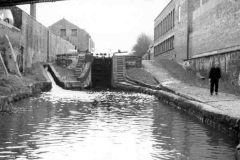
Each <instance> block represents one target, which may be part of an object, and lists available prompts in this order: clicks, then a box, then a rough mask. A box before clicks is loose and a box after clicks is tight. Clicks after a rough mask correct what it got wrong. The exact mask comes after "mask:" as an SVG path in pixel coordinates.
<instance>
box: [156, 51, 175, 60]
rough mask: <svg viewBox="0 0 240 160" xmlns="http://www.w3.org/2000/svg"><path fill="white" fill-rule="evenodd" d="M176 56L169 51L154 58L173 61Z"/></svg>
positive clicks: (173, 52)
mask: <svg viewBox="0 0 240 160" xmlns="http://www.w3.org/2000/svg"><path fill="white" fill-rule="evenodd" d="M175 56H176V54H175V51H174V50H170V51H167V52H164V53H162V54H160V55H158V56H155V58H157V59H171V60H175V58H176V57H175Z"/></svg>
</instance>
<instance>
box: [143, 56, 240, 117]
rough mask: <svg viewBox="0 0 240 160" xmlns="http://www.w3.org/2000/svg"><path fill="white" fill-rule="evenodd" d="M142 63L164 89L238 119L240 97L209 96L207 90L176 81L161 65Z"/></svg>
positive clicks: (230, 95) (150, 61)
mask: <svg viewBox="0 0 240 160" xmlns="http://www.w3.org/2000/svg"><path fill="white" fill-rule="evenodd" d="M142 63H143V67H144V69H145V70H146V71H148V72H149V73H151V74H152V75H153V76H154V77H155V78H156V79H157V80H158V81H159V83H160V84H161V85H162V86H163V87H164V88H165V89H168V90H170V91H172V92H174V93H176V94H177V95H180V96H183V97H186V98H188V99H190V100H195V101H198V102H202V103H205V104H208V105H209V106H212V107H213V108H214V110H215V111H216V112H220V113H223V114H225V115H228V116H230V117H234V118H238V119H239V118H240V97H237V96H235V95H234V94H227V93H223V92H219V94H218V95H212V96H211V95H210V91H209V89H206V88H201V87H196V86H192V85H189V84H186V83H184V82H182V81H179V80H177V79H176V78H174V77H173V76H171V74H170V73H169V71H168V70H166V69H165V68H164V67H163V66H162V65H161V64H159V63H156V61H152V60H143V62H142ZM220 85H221V83H220Z"/></svg>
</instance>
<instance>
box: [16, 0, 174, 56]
mask: <svg viewBox="0 0 240 160" xmlns="http://www.w3.org/2000/svg"><path fill="white" fill-rule="evenodd" d="M169 2H170V0H66V1H60V2H54V3H52V2H50V3H38V4H37V20H38V21H39V22H40V23H42V24H43V25H44V26H46V27H49V26H50V25H52V24H53V23H55V22H57V21H59V20H60V19H62V18H63V17H64V18H65V19H67V20H69V21H70V22H72V23H74V24H75V25H77V26H78V27H80V28H82V29H85V30H86V31H87V32H88V33H89V34H90V35H91V37H92V39H93V41H94V42H95V48H96V50H97V51H99V52H109V51H110V50H111V51H112V52H115V51H117V50H118V49H120V50H121V51H130V50H131V49H132V47H133V45H134V44H135V43H136V39H137V36H138V35H139V34H141V33H146V34H148V35H150V36H152V37H153V31H154V19H155V18H156V17H157V16H158V14H159V13H160V12H161V11H162V10H163V8H164V7H165V6H166V5H167V4H168V3H169ZM18 7H20V8H21V9H22V10H24V11H25V12H27V13H29V12H30V6H29V5H21V6H18Z"/></svg>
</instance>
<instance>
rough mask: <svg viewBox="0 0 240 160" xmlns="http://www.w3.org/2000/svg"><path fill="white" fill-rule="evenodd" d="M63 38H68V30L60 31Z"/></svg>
mask: <svg viewBox="0 0 240 160" xmlns="http://www.w3.org/2000/svg"><path fill="white" fill-rule="evenodd" d="M60 32H61V37H64V36H67V34H66V29H60Z"/></svg>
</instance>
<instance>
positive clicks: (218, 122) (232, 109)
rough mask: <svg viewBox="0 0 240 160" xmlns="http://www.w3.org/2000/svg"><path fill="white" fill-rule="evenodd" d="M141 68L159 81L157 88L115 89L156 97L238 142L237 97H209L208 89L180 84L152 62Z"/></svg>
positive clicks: (239, 112)
mask: <svg viewBox="0 0 240 160" xmlns="http://www.w3.org/2000/svg"><path fill="white" fill-rule="evenodd" d="M143 67H144V69H145V70H146V71H147V72H149V73H151V74H152V76H153V77H154V78H155V79H156V80H158V82H159V83H160V84H159V85H155V86H152V85H149V84H146V83H142V82H140V83H138V84H139V85H141V86H139V85H133V84H128V83H118V84H116V88H117V89H121V90H129V91H135V92H142V93H146V94H151V95H155V96H156V97H158V98H159V99H161V100H162V101H165V102H166V103H168V104H169V105H171V106H173V107H175V108H177V109H181V110H183V111H185V112H187V113H189V114H191V115H193V116H195V117H197V118H198V119H200V120H201V121H202V122H203V123H205V124H207V125H210V126H212V127H214V128H217V129H219V130H221V131H222V132H225V133H227V134H229V135H231V136H232V137H234V138H236V139H237V140H238V141H239V139H240V131H239V130H240V129H239V128H240V109H239V105H240V101H239V97H238V96H235V95H233V94H228V93H224V92H220V93H219V95H218V96H217V95H214V96H210V93H209V89H207V88H200V87H196V86H193V85H190V84H186V83H183V82H182V81H179V80H178V79H176V78H174V77H173V76H172V75H171V74H170V73H169V71H167V70H166V69H165V68H164V67H161V66H159V65H158V66H156V65H154V62H153V61H143ZM131 79H132V78H131ZM135 81H136V80H135ZM138 82H139V80H138ZM141 83H142V84H141Z"/></svg>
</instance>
